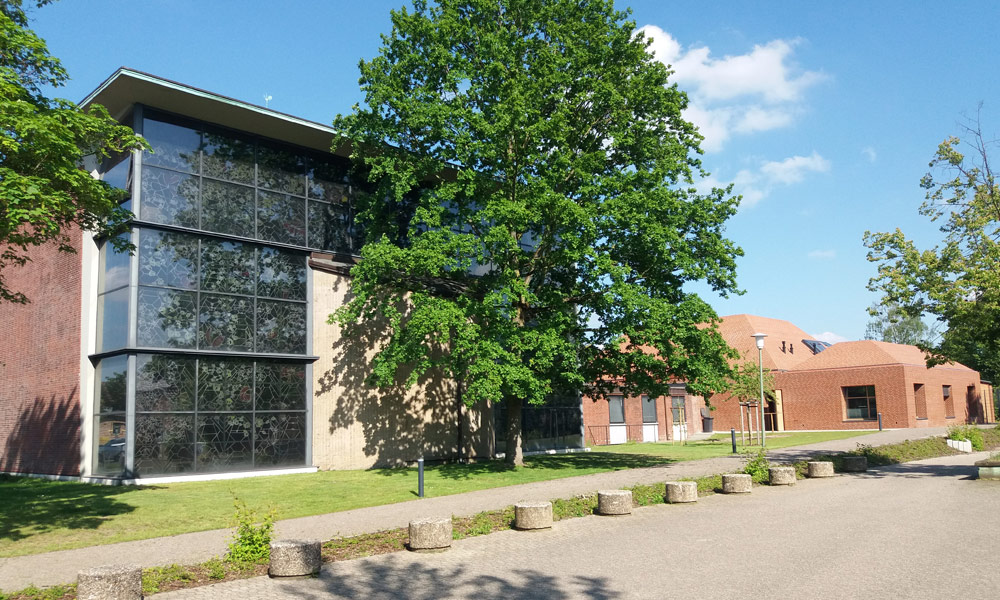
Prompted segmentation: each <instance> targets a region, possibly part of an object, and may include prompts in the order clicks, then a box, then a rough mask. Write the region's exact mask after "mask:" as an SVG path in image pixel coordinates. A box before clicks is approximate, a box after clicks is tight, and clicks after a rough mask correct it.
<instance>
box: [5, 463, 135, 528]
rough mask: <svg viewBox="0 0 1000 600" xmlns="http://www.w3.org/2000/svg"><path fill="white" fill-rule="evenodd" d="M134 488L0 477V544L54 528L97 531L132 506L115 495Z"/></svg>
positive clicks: (131, 509) (133, 508)
mask: <svg viewBox="0 0 1000 600" xmlns="http://www.w3.org/2000/svg"><path fill="white" fill-rule="evenodd" d="M134 489H135V488H126V487H122V486H110V485H96V484H88V483H76V482H68V481H49V480H45V479H36V478H31V477H12V476H9V475H0V541H12V542H16V541H18V540H23V539H25V538H28V537H31V536H33V535H38V534H41V533H45V532H47V531H52V530H56V529H96V528H97V527H99V526H100V525H101V523H103V522H104V521H105V520H106V519H107V518H108V517H110V516H113V515H120V514H124V513H129V512H132V511H133V510H135V507H134V506H131V505H130V504H127V503H125V502H122V501H120V500H118V499H117V498H116V496H118V495H120V494H123V493H125V492H127V491H130V490H134Z"/></svg>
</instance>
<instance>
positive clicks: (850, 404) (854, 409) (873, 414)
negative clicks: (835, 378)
mask: <svg viewBox="0 0 1000 600" xmlns="http://www.w3.org/2000/svg"><path fill="white" fill-rule="evenodd" d="M844 400H845V402H846V403H847V418H848V419H865V420H872V421H873V420H875V419H876V418H877V417H878V408H877V407H876V405H875V386H874V385H854V386H849V387H845V388H844Z"/></svg>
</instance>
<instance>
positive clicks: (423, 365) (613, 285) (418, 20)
mask: <svg viewBox="0 0 1000 600" xmlns="http://www.w3.org/2000/svg"><path fill="white" fill-rule="evenodd" d="M627 17H628V14H627V13H623V12H619V11H617V10H615V8H614V6H613V3H612V2H611V1H609V0H586V1H582V2H581V1H580V0H440V1H439V2H436V3H434V4H429V3H427V2H424V1H421V0H417V1H415V2H414V4H413V8H412V10H407V9H406V8H404V9H401V10H399V11H394V12H393V13H392V32H391V33H389V34H388V35H385V36H383V38H382V48H381V50H380V52H379V55H378V56H376V57H375V58H373V59H372V60H368V61H362V62H361V64H360V69H361V80H360V83H361V86H362V90H363V92H364V96H365V105H364V106H358V107H355V110H354V112H353V114H351V115H349V116H345V117H338V118H337V120H336V123H335V125H336V126H337V127H338V128H340V130H341V131H343V132H344V135H345V138H346V139H347V140H349V141H350V142H352V147H353V156H354V158H355V159H356V160H357V161H358V162H359V163H362V164H363V168H364V169H365V170H366V171H367V172H368V173H369V174H370V179H371V181H372V182H374V183H376V184H377V185H378V189H377V190H376V191H375V192H374V193H372V194H370V195H369V196H368V199H369V200H368V202H367V203H365V204H364V205H363V206H362V207H361V211H360V213H359V219H360V220H361V222H362V223H364V225H365V227H366V228H367V232H366V235H367V238H366V244H365V246H364V248H363V250H362V253H361V254H362V261H361V262H360V263H359V264H358V265H356V266H355V267H354V268H353V270H352V273H351V274H352V292H353V299H352V300H351V301H350V303H349V304H348V305H346V306H345V307H344V308H342V309H341V310H340V311H338V312H337V313H336V314H335V315H334V317H333V320H334V321H337V322H339V323H340V324H341V325H342V326H344V327H346V328H347V329H348V332H350V328H352V327H358V326H359V324H360V323H362V322H363V321H365V320H367V319H373V318H381V319H384V320H385V322H386V323H387V330H386V334H387V336H388V342H387V343H386V345H385V346H384V347H383V348H382V349H381V351H380V352H379V353H378V354H377V356H376V357H375V358H374V368H373V375H372V378H371V381H372V383H374V384H378V385H391V384H392V383H393V382H394V381H395V380H396V378H397V377H398V376H399V373H400V372H401V369H403V368H404V367H405V368H407V369H412V370H411V371H410V375H409V379H408V383H409V384H413V383H414V382H416V380H417V379H418V378H419V377H420V376H421V375H423V374H424V373H426V372H427V371H428V370H431V369H435V370H436V371H437V372H438V373H441V374H443V375H445V376H448V377H453V378H454V379H455V380H456V381H460V382H461V384H462V385H463V396H462V397H463V399H464V400H465V401H466V402H468V403H470V404H471V403H474V402H477V401H481V400H484V399H486V400H490V401H492V402H506V403H507V409H508V410H507V415H508V427H507V432H508V433H507V461H508V462H509V463H511V464H515V465H517V464H521V462H522V457H521V423H520V418H521V409H522V403H523V402H529V403H534V404H538V403H544V402H545V400H546V398H551V397H553V396H554V395H558V394H565V393H572V394H576V393H579V392H580V391H581V390H583V389H585V388H589V389H590V390H591V391H592V392H593V393H594V394H595V395H601V394H606V393H608V392H609V391H610V390H611V388H612V386H614V387H620V388H621V389H622V390H623V391H624V392H625V393H636V394H637V393H648V394H651V395H665V394H667V393H668V385H669V382H670V381H671V379H673V378H675V377H676V378H680V379H682V380H684V381H687V382H688V383H689V385H690V387H691V388H693V389H694V390H696V391H708V390H711V389H720V388H721V387H722V386H723V380H724V377H725V375H726V374H727V373H728V371H729V367H728V363H727V358H728V357H730V356H732V352H731V350H730V349H729V347H728V346H727V345H726V344H725V342H724V341H723V340H722V338H721V336H719V335H718V333H717V331H716V330H715V329H714V327H704V326H703V324H709V323H713V321H714V320H715V319H716V315H715V313H714V312H713V311H712V309H711V307H710V306H709V305H708V304H707V303H706V302H705V301H704V300H703V299H702V298H700V297H698V296H697V295H696V294H694V293H691V292H690V291H689V290H688V289H686V284H687V283H688V282H691V281H696V280H700V281H706V282H707V283H708V284H709V285H710V286H711V288H712V289H713V290H714V291H716V292H718V293H720V294H723V295H725V294H728V293H732V292H736V291H737V288H736V282H735V258H736V257H737V256H740V255H741V254H742V251H741V250H740V249H739V248H737V247H736V246H735V245H734V244H733V243H732V242H731V241H730V240H728V239H726V237H724V224H725V221H726V219H727V218H729V217H730V216H732V215H733V214H734V212H735V211H736V207H737V204H738V198H734V197H730V196H729V190H721V189H714V190H712V191H711V192H709V193H707V194H699V193H697V192H696V191H695V189H694V188H693V185H692V178H693V176H694V175H695V174H701V169H700V163H699V161H698V159H697V156H696V155H697V154H698V153H699V147H698V145H699V141H700V140H701V136H700V135H699V134H698V132H697V130H696V129H695V127H694V126H693V125H691V124H690V123H688V122H687V121H685V120H684V119H683V118H682V117H681V111H682V110H683V109H684V107H685V106H686V104H687V97H686V96H685V94H684V93H683V92H681V91H680V90H678V89H677V88H676V86H674V85H672V84H671V82H670V80H669V78H668V76H669V73H670V72H669V71H668V69H667V67H666V66H664V65H663V64H661V63H659V62H657V61H656V60H655V59H654V58H653V57H652V56H651V55H650V53H649V51H648V45H649V41H648V40H647V39H644V37H643V36H642V35H641V34H638V33H636V30H635V24H634V23H633V22H631V21H629V20H628V19H627Z"/></svg>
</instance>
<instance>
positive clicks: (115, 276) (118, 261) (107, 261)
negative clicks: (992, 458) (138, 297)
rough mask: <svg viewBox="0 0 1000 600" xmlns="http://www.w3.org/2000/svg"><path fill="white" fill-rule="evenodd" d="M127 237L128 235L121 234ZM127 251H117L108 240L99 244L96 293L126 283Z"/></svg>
mask: <svg viewBox="0 0 1000 600" xmlns="http://www.w3.org/2000/svg"><path fill="white" fill-rule="evenodd" d="M121 237H122V238H123V239H126V240H127V239H128V236H125V235H123V236H121ZM130 258H131V256H130V255H129V253H128V252H119V251H117V250H115V247H114V246H113V245H111V243H110V242H104V243H103V244H102V245H101V267H100V276H99V277H98V281H97V293H99V294H103V293H104V292H106V291H108V290H113V289H116V288H120V287H122V286H125V285H128V278H129V259H130Z"/></svg>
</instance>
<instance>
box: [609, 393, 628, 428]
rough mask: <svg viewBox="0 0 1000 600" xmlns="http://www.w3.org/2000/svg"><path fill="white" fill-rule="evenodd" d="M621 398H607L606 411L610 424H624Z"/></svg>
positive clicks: (623, 409)
mask: <svg viewBox="0 0 1000 600" xmlns="http://www.w3.org/2000/svg"><path fill="white" fill-rule="evenodd" d="M623 400H624V399H623V398H622V397H621V396H609V397H608V411H609V413H610V415H609V417H610V422H611V423H624V422H625V406H624V402H623Z"/></svg>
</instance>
